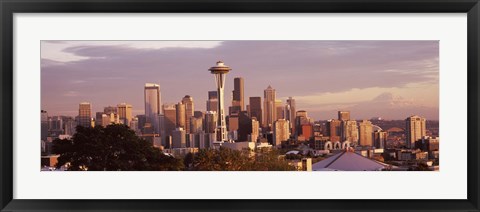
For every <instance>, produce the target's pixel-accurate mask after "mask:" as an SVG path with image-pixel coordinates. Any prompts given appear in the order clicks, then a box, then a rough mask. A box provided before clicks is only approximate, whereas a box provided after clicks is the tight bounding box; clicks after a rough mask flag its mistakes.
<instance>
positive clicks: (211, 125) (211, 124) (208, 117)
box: [203, 111, 218, 134]
mask: <svg viewBox="0 0 480 212" xmlns="http://www.w3.org/2000/svg"><path fill="white" fill-rule="evenodd" d="M217 120H218V118H217V113H216V112H215V111H207V112H206V113H205V122H204V127H203V129H204V130H205V133H208V134H210V133H215V132H216V129H217Z"/></svg>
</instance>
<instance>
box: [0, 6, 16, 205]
mask: <svg viewBox="0 0 480 212" xmlns="http://www.w3.org/2000/svg"><path fill="white" fill-rule="evenodd" d="M0 11H1V13H2V14H1V19H2V20H1V21H2V24H1V26H0V32H2V33H1V35H0V38H1V42H0V49H2V52H3V51H4V50H6V52H3V54H2V56H1V57H0V66H1V68H2V71H1V74H0V76H1V77H0V79H1V85H0V86H1V92H0V97H1V98H0V99H1V100H2V103H1V105H0V120H1V124H0V125H1V128H0V135H1V139H2V140H1V141H2V142H0V154H1V156H0V157H1V161H0V163H1V166H2V167H0V173H1V174H0V190H1V191H0V192H1V195H2V196H1V198H0V209H3V208H5V207H6V206H7V204H9V203H10V202H12V200H13V152H12V151H13V146H12V145H13V64H12V62H13V61H12V59H11V58H13V55H10V54H11V53H13V44H12V42H11V41H12V39H13V37H12V36H13V22H12V21H13V20H12V17H13V12H12V11H11V10H10V8H9V7H8V6H6V5H5V3H4V2H3V1H0ZM7 32H10V33H7ZM9 58H10V59H9ZM9 70H10V71H9Z"/></svg>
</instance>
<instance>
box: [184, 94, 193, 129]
mask: <svg viewBox="0 0 480 212" xmlns="http://www.w3.org/2000/svg"><path fill="white" fill-rule="evenodd" d="M182 103H183V104H184V105H185V132H187V133H190V117H192V116H193V112H194V111H195V109H194V105H193V98H192V97H191V96H189V95H186V96H185V97H183V99H182Z"/></svg>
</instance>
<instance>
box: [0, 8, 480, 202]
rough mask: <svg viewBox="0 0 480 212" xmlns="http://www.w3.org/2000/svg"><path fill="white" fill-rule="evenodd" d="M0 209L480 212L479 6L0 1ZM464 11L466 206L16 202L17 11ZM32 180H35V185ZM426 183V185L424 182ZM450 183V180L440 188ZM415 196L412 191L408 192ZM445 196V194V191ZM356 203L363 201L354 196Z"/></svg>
mask: <svg viewBox="0 0 480 212" xmlns="http://www.w3.org/2000/svg"><path fill="white" fill-rule="evenodd" d="M0 9H1V26H0V31H1V43H0V47H1V53H2V54H1V57H0V64H1V67H2V69H1V72H0V73H1V86H0V89H1V92H0V95H1V100H2V103H1V106H0V120H1V128H0V135H1V142H0V151H1V152H0V157H1V164H0V191H1V194H0V209H1V211H54V210H55V211H67V210H73V209H74V210H77V211H120V210H121V211H147V210H148V211H372V210H382V211H383V210H399V211H427V210H428V211H479V208H480V207H479V203H480V201H479V170H480V169H479V157H478V154H479V153H480V149H479V145H478V143H479V134H480V130H479V128H478V120H479V118H480V117H479V113H478V107H479V105H478V99H479V90H480V86H479V83H478V82H479V74H478V71H479V61H480V58H479V19H480V18H479V13H480V5H479V1H478V0H403V1H402V0H336V1H332V0H255V1H252V0H229V1H221V0H175V1H174V0H142V1H135V0H85V1H79V0H72V1H68V0H0ZM120 12H122V13H132V12H141V13H157V12H158V13H173V12H179V13H203V12H211V13H219V12H222V13H223V12H228V13H259V12H265V13H279V12H282V13H284V12H285V13H293V12H295V13H324V12H328V13H344V12H345V13H365V12H368V13H467V14H468V16H467V18H468V41H467V42H468V86H467V87H468V123H465V124H466V125H467V127H468V152H467V157H468V161H467V167H468V198H467V199H466V200H418V199H415V200H413V199H412V200H370V199H365V200H362V199H358V200H273V199H271V200H94V199H92V200H24V199H22V200H19V199H13V182H14V180H15V179H13V123H14V122H15V120H13V111H14V110H15V108H14V105H13V39H14V38H13V15H14V13H120ZM32 180H34V179H32ZM426 180H427V181H428V179H426ZM445 183H453V182H445ZM412 192H414V191H412ZM445 192H448V191H445ZM359 198H361V197H359Z"/></svg>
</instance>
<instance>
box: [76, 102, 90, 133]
mask: <svg viewBox="0 0 480 212" xmlns="http://www.w3.org/2000/svg"><path fill="white" fill-rule="evenodd" d="M91 120H92V105H91V104H90V103H89V102H82V103H80V105H79V107H78V125H80V126H82V127H91V126H92V124H91Z"/></svg>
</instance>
